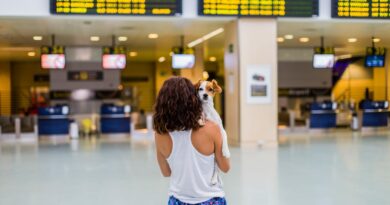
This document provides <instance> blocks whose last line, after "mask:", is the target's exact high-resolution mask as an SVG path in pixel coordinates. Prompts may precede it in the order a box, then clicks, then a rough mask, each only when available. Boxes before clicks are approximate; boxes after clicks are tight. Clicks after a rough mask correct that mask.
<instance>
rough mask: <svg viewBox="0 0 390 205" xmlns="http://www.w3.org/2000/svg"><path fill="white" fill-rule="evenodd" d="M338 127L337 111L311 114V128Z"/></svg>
mask: <svg viewBox="0 0 390 205" xmlns="http://www.w3.org/2000/svg"><path fill="white" fill-rule="evenodd" d="M335 127H336V113H326V114H311V115H310V128H313V129H328V128H335Z"/></svg>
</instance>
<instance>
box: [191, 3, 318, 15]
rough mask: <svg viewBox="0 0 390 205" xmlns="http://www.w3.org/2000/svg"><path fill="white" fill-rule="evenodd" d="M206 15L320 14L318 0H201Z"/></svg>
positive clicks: (201, 6)
mask: <svg viewBox="0 0 390 205" xmlns="http://www.w3.org/2000/svg"><path fill="white" fill-rule="evenodd" d="M198 2H199V5H198V8H199V11H198V13H199V15H204V16H259V17H260V16H264V17H267V16H269V17H313V16H318V0H199V1H198Z"/></svg>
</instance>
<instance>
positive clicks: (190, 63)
mask: <svg viewBox="0 0 390 205" xmlns="http://www.w3.org/2000/svg"><path fill="white" fill-rule="evenodd" d="M194 65H195V56H194V55H190V54H175V55H173V56H172V68H174V69H185V68H193V67H194Z"/></svg>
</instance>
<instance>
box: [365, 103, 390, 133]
mask: <svg viewBox="0 0 390 205" xmlns="http://www.w3.org/2000/svg"><path fill="white" fill-rule="evenodd" d="M359 107H360V110H361V111H362V127H387V125H388V108H389V102H388V101H370V100H365V101H362V102H361V103H360V106H359Z"/></svg>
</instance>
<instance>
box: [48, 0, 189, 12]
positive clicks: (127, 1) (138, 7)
mask: <svg viewBox="0 0 390 205" xmlns="http://www.w3.org/2000/svg"><path fill="white" fill-rule="evenodd" d="M50 12H51V13H52V14H64V15H66V14H76V15H87V14H91V15H151V16H154V15H156V16H173V15H180V14H181V12H182V2H181V0H50Z"/></svg>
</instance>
